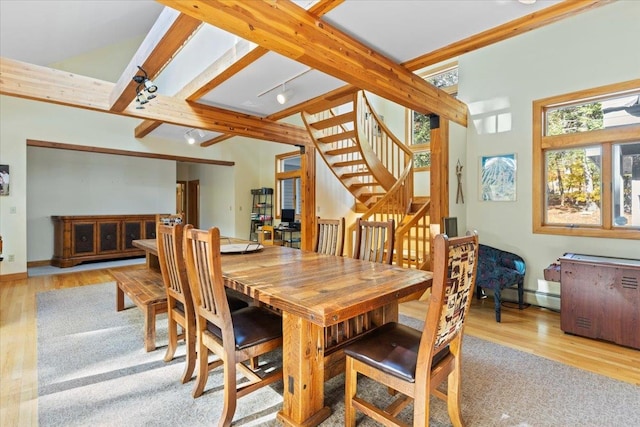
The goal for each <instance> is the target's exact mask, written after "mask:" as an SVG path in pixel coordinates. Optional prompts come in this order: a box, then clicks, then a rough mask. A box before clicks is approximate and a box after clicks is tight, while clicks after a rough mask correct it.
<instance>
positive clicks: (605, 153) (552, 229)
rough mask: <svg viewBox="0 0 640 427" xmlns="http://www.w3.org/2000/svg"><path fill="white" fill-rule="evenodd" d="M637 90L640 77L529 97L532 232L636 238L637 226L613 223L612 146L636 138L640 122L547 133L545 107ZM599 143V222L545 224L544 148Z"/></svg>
mask: <svg viewBox="0 0 640 427" xmlns="http://www.w3.org/2000/svg"><path fill="white" fill-rule="evenodd" d="M638 90H640V79H637V80H630V81H627V82H622V83H615V84H611V85H606V86H601V87H597V88H593V89H587V90H582V91H577V92H571V93H567V94H562V95H557V96H553V97H549V98H544V99H539V100H536V101H533V144H532V146H533V153H532V161H533V165H532V167H533V174H532V175H533V176H532V187H533V188H532V190H533V191H532V194H533V212H532V213H533V233H534V234H554V235H564V236H580V237H605V238H614V239H640V229H635V228H623V227H615V226H614V225H613V209H612V204H613V194H612V192H613V191H612V187H613V175H612V173H613V171H612V155H613V154H612V153H613V146H614V145H616V144H622V143H626V142H635V141H638V140H640V125H637V124H632V125H626V126H618V127H612V128H608V129H598V130H592V131H587V132H578V133H567V134H561V135H553V136H547V135H545V132H546V123H545V120H546V117H545V116H546V115H545V113H546V111H547V110H552V109H556V108H558V107H562V106H565V105H572V104H576V103H578V102H580V103H582V102H584V103H587V102H590V101H598V100H600V99H606V98H609V97H611V96H615V95H624V94H625V93H630V92H636V91H638ZM595 146H599V147H601V150H602V151H601V152H602V167H601V172H600V173H601V177H602V178H601V179H602V182H601V185H602V194H601V197H600V215H601V225H597V226H594V225H582V224H581V225H571V224H546V223H545V210H546V203H545V202H546V196H547V195H546V188H547V185H546V156H545V153H546V151H547V150H560V149H569V148H586V147H595Z"/></svg>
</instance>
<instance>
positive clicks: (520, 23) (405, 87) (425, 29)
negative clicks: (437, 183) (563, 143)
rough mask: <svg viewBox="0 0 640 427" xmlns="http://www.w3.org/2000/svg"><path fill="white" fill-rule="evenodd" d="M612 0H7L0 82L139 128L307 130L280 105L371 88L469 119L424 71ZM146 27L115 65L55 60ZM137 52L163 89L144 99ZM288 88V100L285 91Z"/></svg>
mask: <svg viewBox="0 0 640 427" xmlns="http://www.w3.org/2000/svg"><path fill="white" fill-rule="evenodd" d="M608 2H609V0H579V1H576V0H565V1H551V0H538V1H537V2H536V3H535V4H533V5H526V4H523V3H522V2H519V1H517V0H480V1H478V0H455V1H452V0H432V1H415V0H298V1H289V0H265V1H243V0H235V1H234V0H159V1H158V2H152V1H146V0H134V1H127V2H124V1H119V0H85V1H82V2H77V1H72V0H71V1H70V0H66V1H65V0H43V1H36V0H31V1H20V2H18V1H12V0H0V19H1V29H0V56H1V63H0V93H2V94H4V95H9V96H17V97H22V98H27V99H35V100H39V101H44V102H53V103H57V104H61V105H69V106H74V107H78V108H86V109H92V110H96V111H102V112H105V113H112V114H121V115H126V116H130V117H137V118H140V119H142V121H141V123H140V125H139V126H138V127H137V129H136V137H138V138H144V137H145V136H147V135H154V136H157V137H161V138H172V139H177V140H180V141H184V140H183V135H184V134H185V132H186V131H188V130H189V129H193V128H195V129H202V130H203V132H201V134H202V135H203V136H198V133H196V134H195V136H196V137H197V138H199V141H198V142H199V143H200V144H201V145H202V146H205V147H206V146H208V145H211V144H213V143H215V142H217V141H221V140H225V139H227V138H228V137H230V136H234V135H243V136H249V137H254V138H257V139H264V140H269V141H277V142H282V143H286V144H296V145H299V144H301V143H307V142H308V140H309V137H308V135H307V134H306V132H305V131H304V129H302V128H301V127H300V126H297V125H292V124H288V123H287V122H286V121H281V119H283V118H286V117H288V116H291V115H293V114H296V113H298V112H299V111H301V110H302V109H303V108H305V107H306V106H308V105H309V104H313V103H321V102H322V101H323V100H324V99H326V98H331V97H332V96H338V95H339V94H341V93H345V92H350V91H355V90H358V89H364V90H367V91H370V92H372V93H375V94H377V95H379V96H381V97H383V98H386V99H389V100H391V101H394V102H396V103H398V104H401V105H404V106H406V107H408V108H411V109H414V110H417V111H421V112H423V113H435V114H438V115H441V116H443V117H445V118H448V119H451V120H453V121H455V122H457V123H460V124H463V125H465V124H466V120H467V109H466V106H465V105H464V104H463V103H462V102H460V101H458V100H457V99H455V98H453V97H451V96H449V95H447V94H446V93H444V92H442V91H440V90H438V89H436V88H435V87H433V86H431V85H429V84H427V83H426V82H424V80H422V79H421V78H420V77H418V76H417V75H416V74H415V72H416V71H418V70H421V69H423V68H424V67H428V66H431V65H433V64H437V63H441V62H443V61H446V60H448V59H452V58H455V57H457V56H459V55H461V54H464V53H466V52H469V51H471V50H474V49H478V48H482V47H485V46H487V45H489V44H491V43H495V42H497V41H501V40H504V39H506V38H508V37H512V36H515V35H518V34H522V33H524V32H526V31H530V30H533V29H535V28H538V27H540V26H543V25H547V24H549V23H552V22H555V21H557V20H559V19H563V18H566V17H569V16H572V15H574V14H576V13H580V12H582V11H585V10H588V9H590V8H593V7H597V6H600V5H602V4H606V3H608ZM135 37H139V38H140V39H142V38H143V37H144V39H143V40H142V42H141V43H140V45H139V47H138V49H137V51H136V52H135V53H133V54H132V56H131V58H130V60H129V61H128V63H123V64H122V72H121V73H120V75H119V76H112V77H110V78H109V80H105V77H104V76H99V77H96V76H90V75H80V74H74V73H71V72H69V71H68V70H67V71H63V70H60V69H56V63H59V62H62V61H64V60H66V59H69V58H72V57H75V56H78V55H83V54H86V53H88V52H91V51H99V49H102V48H105V47H107V46H112V45H115V44H118V43H123V42H125V41H126V40H130V39H131V38H135ZM138 66H141V67H142V68H143V69H144V70H145V71H146V72H147V73H148V75H149V77H150V78H151V79H152V80H153V81H154V82H155V83H156V84H157V86H158V88H159V90H158V92H157V97H156V98H155V99H153V100H151V101H150V102H149V103H148V104H146V105H144V108H143V109H140V108H137V107H139V105H137V103H136V101H135V96H136V86H137V84H136V83H135V82H133V80H132V77H133V76H134V75H136V74H140V72H139V70H138ZM283 89H288V90H289V91H290V92H291V96H290V99H289V100H288V101H287V103H286V104H284V105H281V104H279V103H278V102H277V101H276V94H278V93H279V92H280V91H281V90H283Z"/></svg>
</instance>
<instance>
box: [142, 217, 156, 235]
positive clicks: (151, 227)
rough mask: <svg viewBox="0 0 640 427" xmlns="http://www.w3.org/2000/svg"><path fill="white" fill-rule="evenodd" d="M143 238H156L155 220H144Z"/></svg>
mask: <svg viewBox="0 0 640 427" xmlns="http://www.w3.org/2000/svg"><path fill="white" fill-rule="evenodd" d="M144 230H145V231H144V238H145V239H155V238H156V221H155V220H153V221H145V222H144Z"/></svg>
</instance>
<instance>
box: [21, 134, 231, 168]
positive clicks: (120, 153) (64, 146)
mask: <svg viewBox="0 0 640 427" xmlns="http://www.w3.org/2000/svg"><path fill="white" fill-rule="evenodd" d="M27 146H28V147H41V148H53V149H56V150H70V151H84V152H88V153H100V154H113V155H116V156H127V157H144V158H147V159H162V160H175V161H176V162H189V163H202V164H206V165H218V166H234V165H235V164H236V163H235V162H230V161H227V160H211V159H200V158H198V157H184V156H172V155H169V154H158V153H146V152H142V151H129V150H118V149H115V148H104V147H93V146H90V145H76V144H65V143H61V142H50V141H38V140H35V139H27Z"/></svg>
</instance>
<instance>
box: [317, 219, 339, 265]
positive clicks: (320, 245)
mask: <svg viewBox="0 0 640 427" xmlns="http://www.w3.org/2000/svg"><path fill="white" fill-rule="evenodd" d="M316 222H317V227H316V239H315V242H314V244H313V251H314V252H317V253H320V254H325V255H337V256H342V247H343V246H344V233H345V228H344V217H342V218H340V219H328V218H320V217H318V218H317V220H316Z"/></svg>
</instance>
